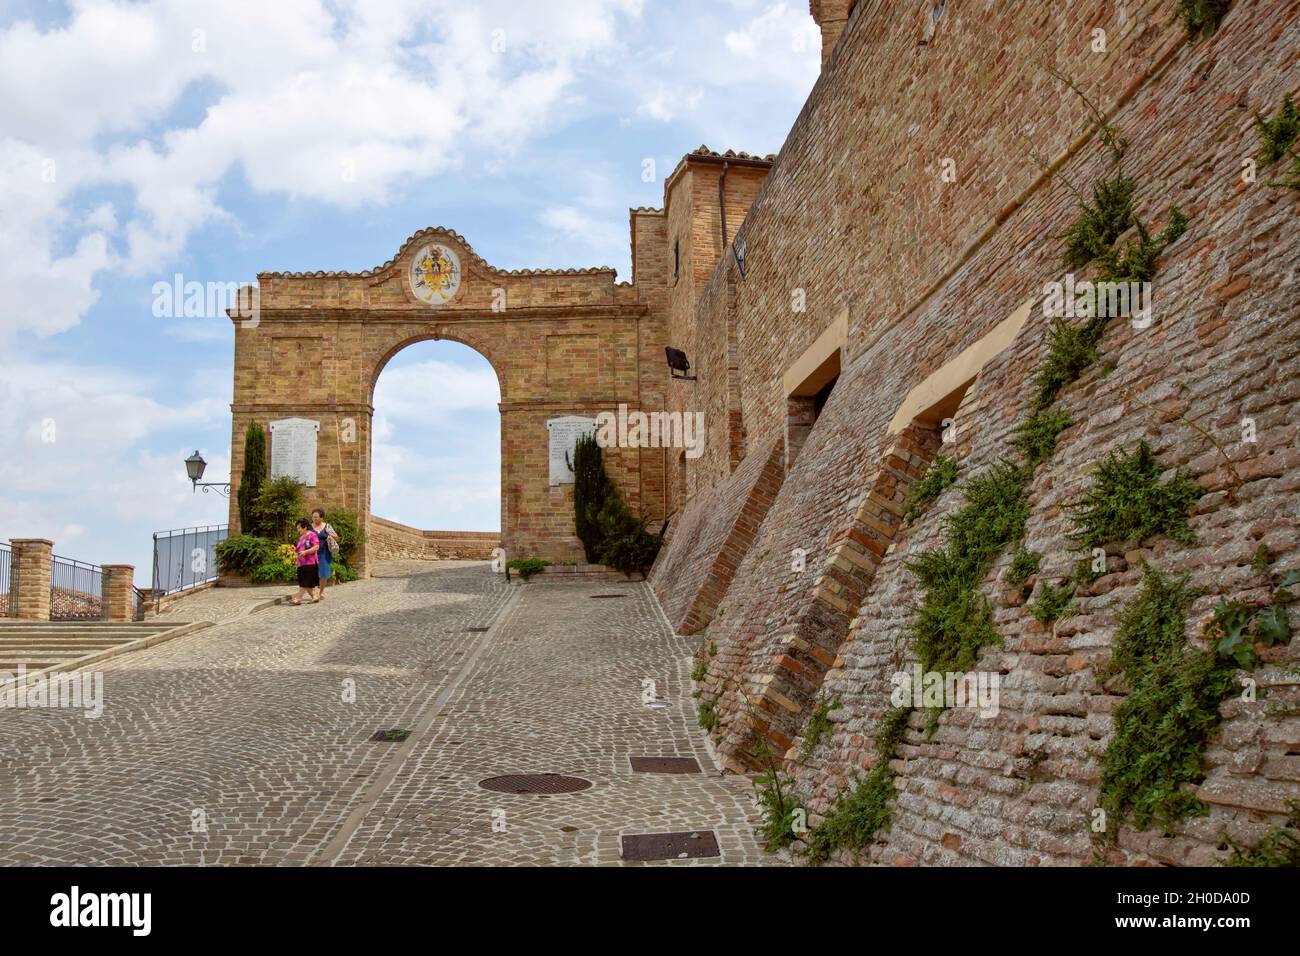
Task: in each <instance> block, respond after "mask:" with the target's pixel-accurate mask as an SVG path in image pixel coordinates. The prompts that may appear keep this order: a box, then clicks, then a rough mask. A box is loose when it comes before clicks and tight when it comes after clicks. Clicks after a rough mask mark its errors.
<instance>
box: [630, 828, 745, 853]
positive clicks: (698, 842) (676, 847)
mask: <svg viewBox="0 0 1300 956" xmlns="http://www.w3.org/2000/svg"><path fill="white" fill-rule="evenodd" d="M721 855H722V854H721V853H720V852H719V850H718V838H717V837H716V836H714V835H713V831H712V830H688V831H686V832H684V833H634V834H632V835H630V836H625V837H623V859H625V860H697V859H700V858H702V857H709V856H721Z"/></svg>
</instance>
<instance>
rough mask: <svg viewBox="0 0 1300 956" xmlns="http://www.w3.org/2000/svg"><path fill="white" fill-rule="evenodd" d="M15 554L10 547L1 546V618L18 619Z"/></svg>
mask: <svg viewBox="0 0 1300 956" xmlns="http://www.w3.org/2000/svg"><path fill="white" fill-rule="evenodd" d="M13 564H14V554H13V551H11V550H10V548H9V545H7V544H0V617H17V616H18V607H17V604H18V602H17V601H16V600H15V599H14V598H13V597H12V595H13V593H14V592H13Z"/></svg>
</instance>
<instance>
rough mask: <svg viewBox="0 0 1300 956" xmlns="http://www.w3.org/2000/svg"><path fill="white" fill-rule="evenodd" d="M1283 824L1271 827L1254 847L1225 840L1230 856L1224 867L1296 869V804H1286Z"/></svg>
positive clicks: (1299, 807)
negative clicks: (1288, 867) (1284, 867)
mask: <svg viewBox="0 0 1300 956" xmlns="http://www.w3.org/2000/svg"><path fill="white" fill-rule="evenodd" d="M1286 811H1287V813H1286V816H1287V821H1286V823H1284V824H1281V825H1280V826H1276V827H1274V828H1273V829H1272V830H1270V831H1269V832H1268V834H1267V835H1265V837H1264V838H1263V839H1262V840H1260V841H1259V843H1257V844H1255V845H1254V846H1250V847H1247V846H1241V845H1240V844H1237V843H1235V842H1233V841H1232V840H1231V839H1229V840H1228V845H1229V846H1230V847H1231V848H1232V856H1230V857H1229V858H1228V860H1227V862H1226V863H1225V865H1226V866H1300V801H1296V800H1288V801H1287V802H1286Z"/></svg>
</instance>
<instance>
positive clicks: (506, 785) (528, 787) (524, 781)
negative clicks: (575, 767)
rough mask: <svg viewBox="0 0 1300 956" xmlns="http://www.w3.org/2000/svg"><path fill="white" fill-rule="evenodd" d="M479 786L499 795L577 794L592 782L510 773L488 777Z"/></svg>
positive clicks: (550, 774)
mask: <svg viewBox="0 0 1300 956" xmlns="http://www.w3.org/2000/svg"><path fill="white" fill-rule="evenodd" d="M478 785H479V786H480V787H482V788H483V789H484V790H495V791H497V792H498V793H533V794H550V793H577V792H578V791H579V790H586V789H587V788H588V787H590V786H591V781H590V780H583V779H582V778H581V777H566V776H565V775H564V774H560V773H508V774H505V775H504V776H500V777H488V778H487V779H486V780H480V781H479V782H478Z"/></svg>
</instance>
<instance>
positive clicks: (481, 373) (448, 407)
mask: <svg viewBox="0 0 1300 956" xmlns="http://www.w3.org/2000/svg"><path fill="white" fill-rule="evenodd" d="M500 401H501V390H500V386H499V385H498V383H497V377H496V373H495V372H493V371H492V367H491V366H490V365H488V363H487V361H486V360H485V361H483V362H482V363H481V364H478V365H475V366H465V365H459V364H456V363H454V362H447V361H442V360H438V359H433V360H429V361H423V362H413V363H404V364H402V365H397V366H393V367H392V368H388V369H385V370H384V372H382V373H381V374H380V376H379V379H378V381H376V382H375V395H374V405H375V408H376V409H382V410H383V416H384V419H385V420H386V421H389V422H401V421H408V422H431V421H437V420H441V419H445V418H446V417H447V416H448V415H450V414H452V413H455V412H463V411H469V410H474V409H477V410H480V411H491V412H493V413H495V412H496V410H497V404H498V403H499V402H500Z"/></svg>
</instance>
